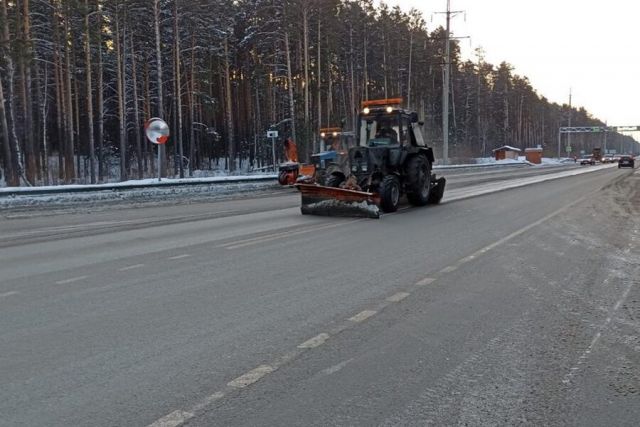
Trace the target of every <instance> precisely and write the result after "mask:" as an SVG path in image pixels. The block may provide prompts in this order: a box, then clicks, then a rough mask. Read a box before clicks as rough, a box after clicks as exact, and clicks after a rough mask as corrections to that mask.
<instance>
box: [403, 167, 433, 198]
mask: <svg viewBox="0 0 640 427" xmlns="http://www.w3.org/2000/svg"><path fill="white" fill-rule="evenodd" d="M407 175H408V176H407V178H408V188H407V199H409V203H411V204H412V205H414V206H424V205H426V204H427V203H429V193H430V191H431V163H430V162H429V160H428V159H427V158H426V157H425V156H415V157H412V158H411V159H409V163H408V165H407Z"/></svg>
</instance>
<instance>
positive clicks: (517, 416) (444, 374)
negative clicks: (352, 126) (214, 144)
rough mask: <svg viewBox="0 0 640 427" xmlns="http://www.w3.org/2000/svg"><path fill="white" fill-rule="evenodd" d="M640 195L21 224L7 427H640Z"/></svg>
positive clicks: (10, 285) (624, 175)
mask: <svg viewBox="0 0 640 427" xmlns="http://www.w3.org/2000/svg"><path fill="white" fill-rule="evenodd" d="M467 178H468V177H467ZM494 184H496V186H499V185H500V181H499V180H498V181H497V182H496V183H494ZM463 187H464V188H463ZM476 187H477V188H482V187H486V184H478V185H477V186H476ZM465 188H466V190H465ZM638 188H640V177H639V176H637V174H633V171H629V170H618V169H611V168H604V169H602V170H598V171H595V172H592V173H588V174H584V175H578V176H574V177H567V178H563V179H557V180H552V181H547V182H544V183H539V184H535V185H529V186H525V187H520V188H517V189H511V190H507V191H501V192H496V193H492V194H485V195H476V197H471V196H473V195H474V194H473V192H472V191H469V187H468V186H466V185H465V186H462V187H460V188H459V189H457V190H456V188H455V186H452V190H451V193H450V194H452V195H455V194H458V196H459V197H464V198H460V199H458V200H456V201H451V202H446V203H443V204H442V205H440V206H434V207H427V208H421V209H405V210H403V211H401V212H399V213H397V214H393V215H386V216H384V217H383V218H382V219H380V220H362V219H339V218H320V217H307V216H302V215H300V214H299V211H298V208H297V200H298V199H297V196H296V195H295V194H291V193H288V192H285V193H284V194H282V193H278V194H276V195H274V194H271V195H264V196H263V197H259V198H245V199H238V200H226V201H217V202H211V203H193V204H183V205H168V206H155V207H147V208H138V209H110V210H104V211H99V212H96V213H90V212H84V211H82V212H80V213H77V214H67V215H57V216H43V215H35V216H27V217H24V218H14V219H4V220H0V260H1V261H0V278H1V279H0V349H2V350H1V351H0V414H2V415H1V416H0V425H10V426H14V425H26V426H32V425H48V426H58V425H59V426H67V425H74V426H85V425H86V426H102V425H104V426H113V425H140V426H145V425H149V424H153V423H155V426H161V425H162V426H169V425H180V424H182V423H186V424H188V425H207V426H209V425H424V424H428V423H432V424H436V425H441V424H472V425H478V424H492V425H495V424H509V425H512V424H520V423H523V424H532V425H540V424H572V425H603V424H607V425H635V424H636V423H637V420H638V419H639V418H640V405H638V399H639V397H640V340H639V338H638V334H639V333H640V289H639V286H638V282H637V277H638V274H637V273H638V270H640V254H639V253H638V251H637V241H638V238H640V220H638V218H639V217H638V215H637V214H638V213H640V194H639V193H638ZM463 190H464V191H465V192H463ZM456 191H457V192H458V193H456ZM463 195H464V196H463ZM454 198H455V197H452V200H453V199H454Z"/></svg>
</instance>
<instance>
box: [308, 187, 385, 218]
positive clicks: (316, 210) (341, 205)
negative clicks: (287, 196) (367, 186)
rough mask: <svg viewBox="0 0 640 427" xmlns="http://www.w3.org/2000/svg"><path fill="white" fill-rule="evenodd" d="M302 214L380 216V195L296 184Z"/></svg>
mask: <svg viewBox="0 0 640 427" xmlns="http://www.w3.org/2000/svg"><path fill="white" fill-rule="evenodd" d="M296 187H297V188H298V190H300V195H301V199H302V205H301V206H300V211H301V212H302V213H303V214H304V215H322V216H347V217H364V218H380V207H379V206H380V196H379V195H378V194H375V193H367V192H364V191H355V190H347V189H344V188H335V187H324V186H322V185H315V184H296Z"/></svg>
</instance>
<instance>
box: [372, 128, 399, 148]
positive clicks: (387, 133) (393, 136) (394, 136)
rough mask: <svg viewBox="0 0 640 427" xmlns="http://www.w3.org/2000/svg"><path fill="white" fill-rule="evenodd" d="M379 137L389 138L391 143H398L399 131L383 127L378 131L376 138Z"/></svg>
mask: <svg viewBox="0 0 640 427" xmlns="http://www.w3.org/2000/svg"><path fill="white" fill-rule="evenodd" d="M377 138H383V139H389V140H390V141H391V144H397V143H398V133H397V132H396V131H395V130H394V129H393V128H391V127H381V128H380V129H378V132H376V139H377Z"/></svg>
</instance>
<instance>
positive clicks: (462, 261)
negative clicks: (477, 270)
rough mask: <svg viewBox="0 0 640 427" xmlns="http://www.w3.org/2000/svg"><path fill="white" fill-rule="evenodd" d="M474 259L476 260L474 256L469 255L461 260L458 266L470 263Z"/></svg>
mask: <svg viewBox="0 0 640 427" xmlns="http://www.w3.org/2000/svg"><path fill="white" fill-rule="evenodd" d="M474 259H476V256H475V255H469V256H466V257H464V258H462V259H461V260H460V261H458V264H464V263H467V262H471V261H473V260H474Z"/></svg>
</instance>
